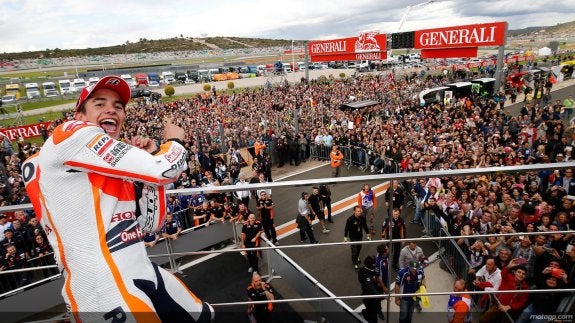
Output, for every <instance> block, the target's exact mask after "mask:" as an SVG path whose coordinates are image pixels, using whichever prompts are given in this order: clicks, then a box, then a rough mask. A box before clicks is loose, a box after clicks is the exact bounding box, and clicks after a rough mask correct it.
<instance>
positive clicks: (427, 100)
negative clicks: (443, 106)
mask: <svg viewBox="0 0 575 323" xmlns="http://www.w3.org/2000/svg"><path fill="white" fill-rule="evenodd" d="M446 90H449V88H448V87H447V86H440V87H436V88H433V89H425V90H423V91H421V92H419V105H420V106H422V107H424V106H428V105H431V104H433V103H439V102H443V98H444V97H445V91H446Z"/></svg>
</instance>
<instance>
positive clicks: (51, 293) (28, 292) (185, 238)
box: [0, 162, 575, 315]
mask: <svg viewBox="0 0 575 323" xmlns="http://www.w3.org/2000/svg"><path fill="white" fill-rule="evenodd" d="M573 167H575V163H574V162H566V163H560V164H554V165H553V166H552V168H554V169H565V168H573ZM549 168H550V164H537V165H523V166H507V167H492V168H474V169H461V170H450V171H430V172H418V173H398V174H392V175H386V174H384V175H367V176H351V177H339V178H325V179H312V180H297V181H284V182H272V183H261V184H253V189H260V188H269V189H273V188H274V187H283V186H288V187H292V186H311V185H318V184H324V183H325V184H327V183H330V184H333V183H336V184H337V183H338V182H341V183H343V182H356V183H357V182H359V183H364V182H365V181H369V180H378V181H386V180H398V181H400V182H401V181H403V180H406V179H416V178H429V177H445V176H468V175H480V174H491V173H499V172H519V171H522V172H523V171H539V170H547V169H549ZM217 189H218V190H219V191H220V192H228V191H235V190H237V189H238V187H234V186H221V187H218V188H217ZM203 190H204V188H196V189H185V190H171V191H168V193H174V194H193V193H197V192H202V191H203ZM210 190H213V188H210ZM30 207H31V205H30V204H27V205H18V206H10V207H2V208H0V212H8V211H15V210H25V209H29V208H30ZM226 224H227V226H226ZM234 227H235V226H234V225H233V224H231V223H218V224H213V225H207V224H206V225H204V227H203V228H198V229H196V228H194V230H189V231H187V232H186V233H185V234H184V235H182V237H181V238H179V239H178V240H176V241H170V242H169V243H170V244H172V242H175V243H174V244H173V245H172V246H171V249H170V250H171V251H170V252H166V253H162V252H164V251H163V250H167V249H163V250H162V248H161V247H160V246H161V244H159V245H157V246H156V247H154V248H151V249H150V250H153V251H157V253H155V252H154V254H150V256H151V257H152V259H153V260H154V261H157V260H156V258H159V259H163V261H164V262H165V261H168V262H170V260H169V259H170V258H174V259H177V257H183V256H193V255H202V254H206V253H222V252H240V251H243V250H242V249H228V250H226V249H222V250H215V251H190V250H198V249H200V248H203V249H206V248H208V247H209V246H210V245H213V244H214V243H219V242H224V241H230V239H232V240H233V239H234V237H235V236H236V235H237V232H234ZM208 230H214V231H213V232H215V233H214V235H218V234H219V238H215V237H211V235H212V234H208ZM219 230H222V231H219ZM236 231H237V230H236ZM216 232H220V233H216ZM431 232H434V231H433V229H432V230H431ZM202 233H203V234H202ZM560 233H561V234H570V233H575V231H555V232H548V233H545V234H560ZM533 234H541V233H512V234H499V236H503V237H508V236H520V235H533ZM208 235H210V237H208ZM487 236H489V235H478V236H476V238H486V237H487ZM194 239H198V240H197V241H196V240H194ZM454 239H459V237H457V238H456V237H450V236H445V235H443V236H442V235H441V234H439V236H438V237H420V238H409V239H394V240H392V241H390V240H373V241H361V242H335V243H322V244H318V245H312V244H310V245H307V244H304V245H286V246H283V245H282V246H281V247H280V246H273V247H264V248H259V249H260V250H262V251H263V250H265V249H274V250H277V249H280V250H281V249H284V248H327V247H329V246H349V245H351V244H370V243H377V244H379V243H386V242H407V241H416V242H417V241H446V242H447V241H450V240H454ZM186 242H187V243H186ZM166 244H168V242H166ZM439 246H440V247H442V248H446V247H445V246H446V244H441V243H440V244H439ZM186 247H188V248H187V249H186ZM165 248H167V247H165ZM256 249H257V248H256ZM252 250H253V249H252ZM178 251H182V252H180V253H177V252H178ZM443 252H444V253H446V254H452V255H456V253H455V252H454V251H450V250H447V249H446V250H444V251H443ZM174 253H177V254H174ZM268 257H269V259H270V260H268V261H267V262H268V263H273V262H274V261H276V260H271V259H273V257H275V255H274V254H270V255H269V256H268ZM278 257H279V256H278ZM454 259H455V258H454ZM286 261H287V260H286ZM447 262H448V263H449V261H447ZM453 262H455V260H454V261H453ZM173 263H174V262H172V263H171V264H170V265H172V264H173ZM279 264H280V263H278V264H273V265H272V266H270V267H271V268H272V271H271V274H272V275H271V277H272V278H273V276H274V275H276V274H278V275H280V276H282V279H284V280H285V281H286V284H287V285H293V284H297V282H292V281H291V279H290V277H292V276H290V275H287V274H286V275H284V274H283V272H282V271H286V270H287V269H286V268H284V267H283V265H279ZM174 265H175V266H174V267H171V269H172V270H173V271H177V270H178V267H177V263H175V264H174ZM292 266H293V265H292ZM274 267H275V268H274ZM293 267H295V266H293ZM452 267H453V268H454V272H455V271H456V270H457V266H455V265H452ZM43 269H44V268H40V269H39V270H43ZM10 273H13V272H10ZM390 276H391V271H390ZM297 278H298V279H301V277H297ZM390 278H391V277H390ZM56 281H59V282H60V283H59V288H57V286H58V283H56ZM61 281H62V280H61V279H57V280H51V279H48V280H45V281H42V282H38V283H37V284H36V285H34V286H30V287H29V288H20V289H19V290H17V291H14V293H12V294H11V295H3V296H4V298H3V299H0V311H2V312H6V311H10V312H14V311H19V310H21V311H22V312H24V313H28V315H29V313H31V312H39V311H45V310H47V309H48V308H50V307H53V306H54V302H56V301H59V302H60V303H61V302H62V301H61V295H60V294H61V293H60V292H61V286H62V283H61ZM391 281H392V280H391ZM39 291H42V293H39ZM551 291H555V290H520V291H513V292H514V293H538V292H551ZM563 291H564V292H566V293H572V294H571V295H570V296H568V297H566V298H565V299H563V300H562V301H561V307H560V309H559V310H560V312H558V314H572V313H573V312H574V310H575V309H574V308H573V307H574V306H575V305H574V304H575V301H573V292H575V289H573V288H570V289H563ZM314 292H315V291H314ZM504 292H505V291H495V292H491V293H493V294H498V293H504ZM467 293H469V294H472V295H473V294H485V292H483V291H480V292H474V291H471V292H467ZM449 294H455V293H454V292H453V291H451V290H447V291H442V292H429V291H428V293H426V294H424V295H428V296H436V295H449ZM39 295H41V299H42V300H43V301H31V300H38V299H39ZM407 295H412V294H387V296H407ZM8 296H9V297H8ZM370 297H371V296H366V295H351V296H325V297H324V296H318V297H309V298H297V299H289V300H288V299H286V300H276V301H275V302H306V303H311V302H315V301H318V302H319V301H326V300H331V301H333V300H336V299H338V300H344V299H351V298H370ZM373 297H377V298H380V297H381V295H376V296H373ZM388 298H389V297H388ZM16 300H19V301H18V302H17V301H16ZM243 303H244V302H237V303H235V304H243ZM230 304H231V303H230ZM47 305H51V306H50V307H46V306H47ZM56 305H57V304H56ZM214 305H217V306H226V305H227V304H223V303H222V304H214ZM323 306H327V305H323ZM388 314H389V313H388Z"/></svg>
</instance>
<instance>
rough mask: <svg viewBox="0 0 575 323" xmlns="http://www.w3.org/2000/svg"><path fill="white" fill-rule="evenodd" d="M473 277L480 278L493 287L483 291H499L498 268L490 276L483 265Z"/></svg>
mask: <svg viewBox="0 0 575 323" xmlns="http://www.w3.org/2000/svg"><path fill="white" fill-rule="evenodd" d="M475 276H477V277H478V278H479V277H482V278H483V280H484V281H486V282H490V283H491V285H493V287H486V288H485V291H492V290H499V285H501V270H500V269H499V268H497V269H495V271H494V272H493V273H492V274H490V273H488V272H487V269H486V268H485V265H483V267H481V269H479V270H478V271H477V273H475Z"/></svg>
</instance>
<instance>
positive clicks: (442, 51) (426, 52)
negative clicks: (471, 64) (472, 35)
mask: <svg viewBox="0 0 575 323" xmlns="http://www.w3.org/2000/svg"><path fill="white" fill-rule="evenodd" d="M476 56H477V47H467V48H438V49H422V50H421V58H451V57H476Z"/></svg>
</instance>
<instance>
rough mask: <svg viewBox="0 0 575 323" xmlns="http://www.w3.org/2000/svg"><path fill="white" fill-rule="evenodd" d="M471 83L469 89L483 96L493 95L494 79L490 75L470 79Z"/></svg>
mask: <svg viewBox="0 0 575 323" xmlns="http://www.w3.org/2000/svg"><path fill="white" fill-rule="evenodd" d="M471 83H473V84H476V85H475V86H473V85H472V87H471V90H472V91H473V92H475V93H479V95H481V96H483V97H491V96H492V95H493V90H494V89H495V79H494V78H492V77H483V78H479V79H475V80H471Z"/></svg>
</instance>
